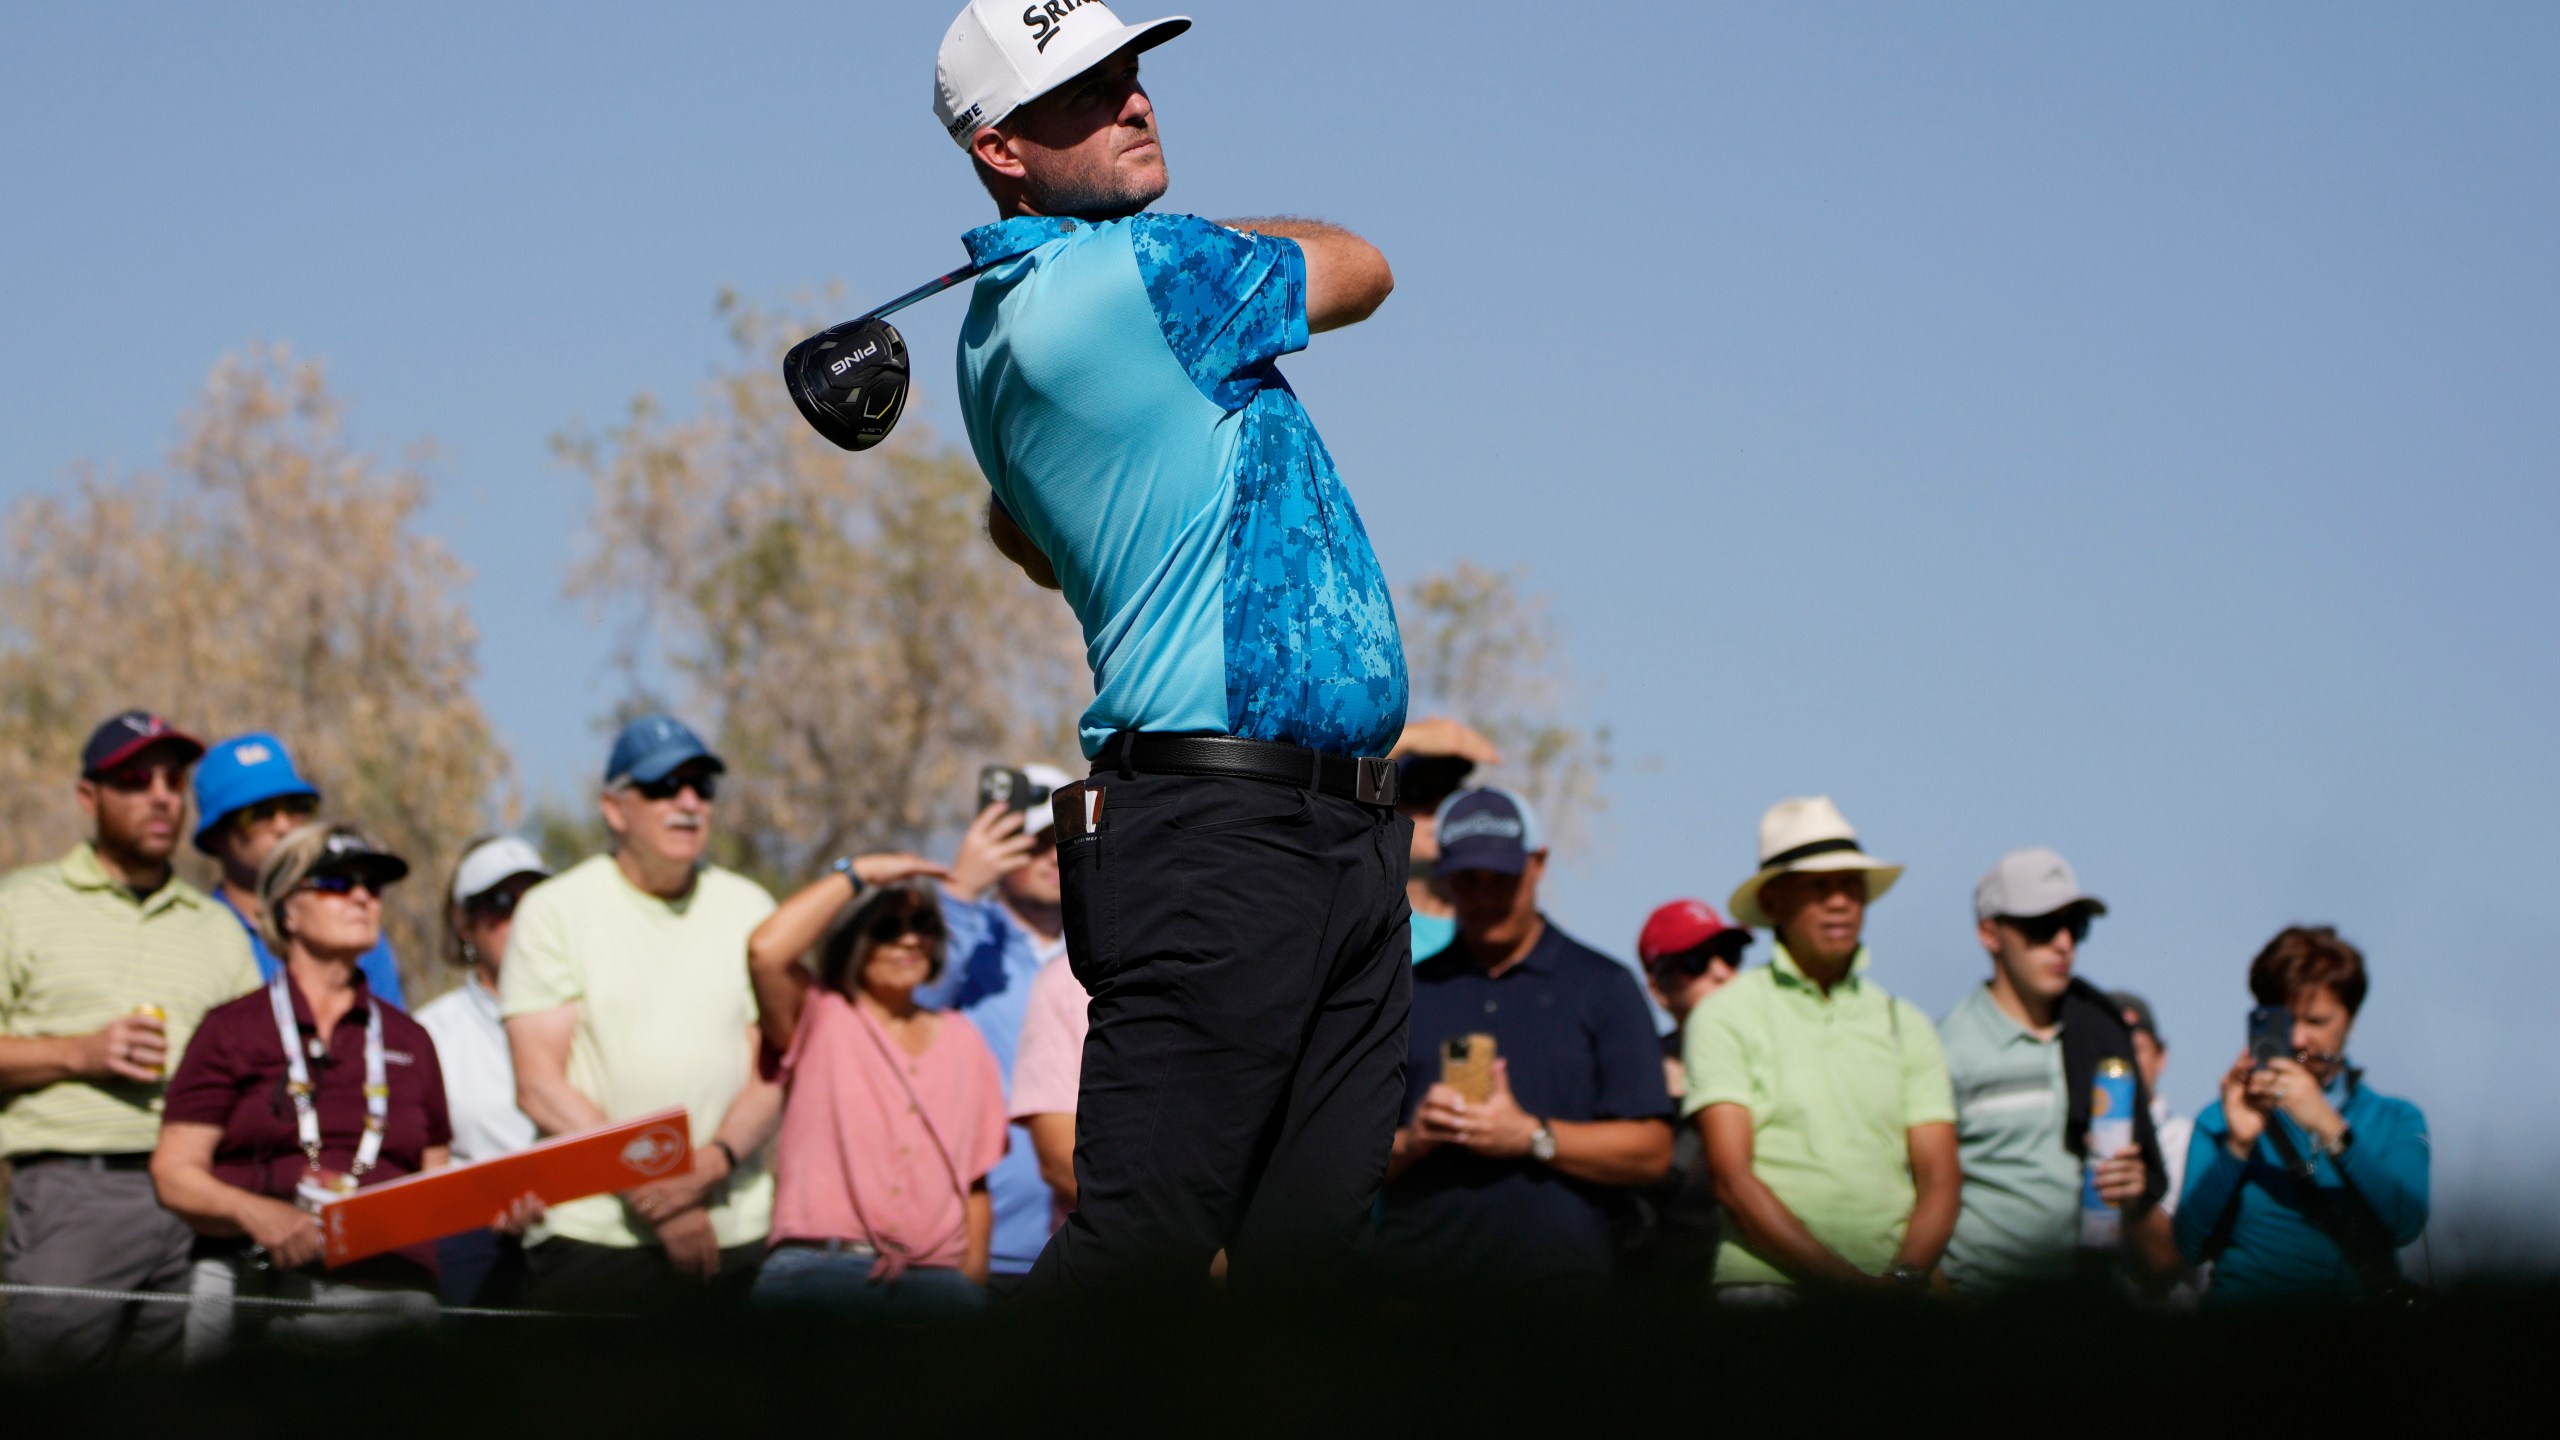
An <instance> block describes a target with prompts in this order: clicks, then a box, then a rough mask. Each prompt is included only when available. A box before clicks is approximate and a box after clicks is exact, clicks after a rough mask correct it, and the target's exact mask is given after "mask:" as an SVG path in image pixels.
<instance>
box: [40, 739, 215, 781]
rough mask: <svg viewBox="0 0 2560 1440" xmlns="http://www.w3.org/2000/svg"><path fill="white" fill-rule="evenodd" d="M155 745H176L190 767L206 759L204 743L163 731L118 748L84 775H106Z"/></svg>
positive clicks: (84, 772) (58, 772)
mask: <svg viewBox="0 0 2560 1440" xmlns="http://www.w3.org/2000/svg"><path fill="white" fill-rule="evenodd" d="M154 745H175V746H177V747H178V748H179V749H181V750H184V751H186V752H187V759H186V763H187V764H189V765H193V764H194V763H196V762H197V761H199V760H201V759H203V758H204V750H205V745H204V742H203V741H201V740H199V739H197V738H196V737H194V736H193V735H190V734H188V733H187V732H185V731H184V730H163V731H161V732H160V733H159V734H157V735H145V736H143V737H141V738H140V739H137V740H135V741H134V742H133V743H132V744H130V745H123V746H119V747H117V748H116V750H115V751H114V752H113V753H112V754H110V755H108V756H107V757H106V758H105V759H103V760H100V761H99V762H98V763H97V764H95V765H92V766H90V767H89V768H88V769H87V770H85V771H83V772H82V773H83V774H85V775H88V776H90V777H92V778H94V777H96V776H99V775H104V774H106V773H107V772H108V771H110V770H113V769H114V768H116V767H117V766H119V765H122V764H123V763H125V762H126V761H128V760H130V759H132V758H133V757H134V756H136V755H139V754H141V753H142V752H143V751H145V750H148V749H150V748H151V747H152V746H154ZM54 773H56V774H60V773H61V772H60V771H56V772H54Z"/></svg>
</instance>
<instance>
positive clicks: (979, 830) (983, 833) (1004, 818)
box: [853, 804, 1031, 900]
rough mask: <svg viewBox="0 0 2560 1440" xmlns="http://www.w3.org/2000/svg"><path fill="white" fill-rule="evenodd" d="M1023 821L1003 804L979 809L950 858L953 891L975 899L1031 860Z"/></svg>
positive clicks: (866, 878) (857, 863)
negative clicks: (958, 850)
mask: <svg viewBox="0 0 2560 1440" xmlns="http://www.w3.org/2000/svg"><path fill="white" fill-rule="evenodd" d="M1022 821H1023V816H1022V812H1021V811H1019V810H1008V809H1006V808H1005V807H1004V806H1003V805H1001V804H998V805H990V806H988V807H987V808H986V809H984V810H981V811H979V812H978V818H977V819H975V820H972V821H970V822H969V828H968V829H967V830H964V831H962V832H961V834H960V852H959V853H958V854H956V855H954V856H952V857H951V869H950V870H949V872H948V875H949V878H950V884H951V893H952V894H954V895H957V896H960V897H961V898H962V899H965V900H975V899H977V898H978V897H979V896H980V895H983V894H985V893H986V889H987V887H988V886H990V885H993V884H994V883H996V881H998V880H999V879H1002V878H1003V877H1005V876H1007V875H1010V874H1012V873H1013V872H1014V871H1016V870H1019V869H1021V868H1022V867H1023V866H1025V865H1027V864H1029V863H1030V862H1031V837H1030V836H1029V835H1027V834H1025V833H1024V832H1023V828H1022ZM865 858H869V857H865ZM853 868H854V873H855V874H861V872H862V862H861V861H860V860H857V861H855V862H854V866H853ZM862 878H863V881H864V883H866V884H870V883H882V884H885V883H887V882H885V881H882V882H873V881H872V879H871V877H870V876H868V875H864V876H863V877H862Z"/></svg>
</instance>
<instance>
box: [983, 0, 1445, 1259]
mask: <svg viewBox="0 0 2560 1440" xmlns="http://www.w3.org/2000/svg"><path fill="white" fill-rule="evenodd" d="M1189 26H1190V21H1188V20H1186V19H1182V18H1180V17H1174V18H1169V19H1165V20H1158V21H1151V22H1149V23H1147V24H1144V25H1123V24H1121V23H1120V21H1119V19H1118V17H1117V16H1115V15H1113V14H1112V13H1111V10H1110V7H1108V6H1107V5H1102V4H1097V3H1093V0H1081V3H1067V0H1058V3H1049V4H1043V5H1039V6H1032V7H1024V6H1021V5H1019V4H1017V3H1015V0H972V3H971V4H970V5H969V6H968V7H967V8H966V9H964V10H963V11H962V12H961V14H960V16H959V18H958V19H956V20H955V21H953V23H952V25H951V28H950V30H949V32H948V33H947V34H946V35H945V36H944V37H943V42H942V48H941V52H940V54H939V56H938V59H937V63H936V67H935V93H934V107H935V113H936V117H937V118H938V119H939V120H940V121H941V122H942V125H943V127H944V129H945V130H946V132H947V133H949V135H950V136H951V138H952V140H953V141H954V142H955V143H957V144H958V145H959V146H960V147H961V148H962V150H963V151H964V152H966V153H967V154H968V156H969V159H970V163H971V165H972V166H973V167H974V168H975V170H976V173H977V176H978V179H979V181H980V183H981V184H982V185H984V186H985V188H986V190H987V193H988V195H989V197H990V198H992V199H993V200H994V201H995V204H996V209H997V213H998V214H999V216H1000V217H1002V218H1000V219H999V220H998V221H997V222H996V223H995V224H992V225H986V226H982V227H980V228H978V229H975V230H972V231H970V232H969V233H968V235H967V236H966V237H965V243H966V244H967V246H968V250H969V255H970V258H971V259H972V260H973V261H975V262H976V263H977V264H978V265H979V266H980V267H981V270H980V274H979V277H978V282H977V289H976V292H975V294H974V295H973V297H972V299H971V302H970V308H969V315H968V319H967V321H966V322H965V324H964V325H963V327H962V329H961V334H960V352H959V381H960V409H961V414H962V417H963V419H964V420H965V421H966V423H967V427H968V432H969V443H970V446H971V448H972V449H973V450H974V451H975V452H976V455H977V459H978V464H979V466H980V468H981V469H983V470H984V471H985V472H986V476H987V481H988V484H989V486H990V488H991V489H992V490H993V492H994V496H993V501H992V503H991V504H990V507H989V511H988V529H989V533H990V536H991V538H992V539H993V540H994V541H995V542H996V544H997V546H998V548H999V549H1001V550H1002V551H1003V552H1004V553H1005V554H1006V555H1007V556H1008V557H1010V558H1011V559H1013V560H1014V561H1015V562H1016V563H1017V564H1019V565H1020V566H1022V568H1023V570H1024V571H1025V572H1026V573H1027V574H1029V575H1030V576H1031V577H1032V578H1033V579H1034V580H1035V581H1037V582H1039V583H1041V584H1043V585H1047V586H1050V587H1052V588H1055V589H1057V590H1060V591H1061V592H1063V594H1064V596H1065V598H1066V601H1067V603H1068V605H1069V606H1070V607H1071V608H1072V609H1073V610H1074V611H1075V614H1076V618H1077V620H1078V621H1079V622H1080V623H1081V625H1082V627H1083V630H1084V636H1085V644H1086V651H1087V659H1088V660H1089V661H1090V662H1091V664H1092V667H1093V675H1094V690H1095V694H1094V701H1093V705H1092V706H1091V708H1089V709H1088V710H1086V711H1085V714H1084V718H1083V721H1082V725H1081V730H1082V740H1083V748H1084V753H1085V755H1086V757H1087V758H1088V759H1089V760H1092V761H1094V762H1095V765H1094V773H1093V777H1092V778H1091V779H1090V780H1087V781H1084V782H1080V783H1078V784H1075V785H1071V786H1068V787H1066V788H1065V789H1063V790H1061V791H1059V792H1058V793H1057V795H1056V797H1055V799H1054V813H1055V815H1056V818H1057V823H1058V833H1059V849H1058V859H1059V871H1060V883H1061V888H1062V891H1063V894H1062V901H1063V903H1062V907H1061V914H1062V917H1063V919H1064V921H1065V925H1066V936H1065V938H1066V942H1067V955H1068V959H1069V963H1070V964H1071V965H1072V966H1073V967H1074V972H1075V975H1076V977H1077V979H1078V980H1080V981H1081V982H1083V984H1084V985H1085V987H1086V988H1087V990H1088V991H1089V992H1090V993H1091V995H1092V1002H1091V1007H1090V1012H1089V1013H1090V1015H1091V1020H1092V1029H1091V1031H1090V1033H1089V1035H1088V1037H1087V1040H1086V1045H1085V1052H1084V1064H1083V1070H1082V1078H1081V1090H1080V1093H1079V1096H1078V1103H1077V1110H1076V1163H1075V1170H1076V1188H1077V1204H1076V1209H1075V1211H1074V1213H1073V1215H1071V1216H1070V1217H1069V1219H1068V1221H1067V1223H1066V1224H1065V1225H1064V1226H1063V1227H1062V1228H1061V1229H1060V1230H1059V1231H1058V1233H1057V1235H1056V1236H1055V1237H1053V1238H1052V1239H1051V1241H1050V1243H1049V1246H1048V1248H1047V1249H1046V1250H1045V1251H1043V1253H1042V1255H1041V1258H1040V1261H1039V1263H1038V1265H1037V1267H1036V1268H1035V1269H1034V1270H1033V1272H1032V1276H1031V1279H1030V1281H1029V1282H1028V1283H1027V1286H1026V1292H1027V1293H1031V1294H1044V1293H1045V1294H1091V1293H1093V1292H1095V1291H1096V1290H1099V1289H1105V1288H1120V1287H1125V1286H1131V1285H1136V1286H1142V1287H1145V1288H1148V1289H1163V1288H1198V1289H1205V1287H1206V1286H1207V1283H1208V1274H1209V1266H1210V1261H1211V1258H1212V1257H1213V1256H1214V1255H1215V1254H1216V1253H1217V1252H1218V1251H1219V1250H1221V1249H1224V1250H1225V1251H1226V1252H1227V1255H1228V1259H1229V1279H1230V1283H1231V1284H1232V1285H1233V1286H1235V1287H1236V1288H1238V1289H1251V1288H1259V1287H1262V1286H1264V1285H1266V1284H1296V1283H1299V1282H1300V1281H1303V1280H1305V1279H1307V1278H1309V1277H1311V1276H1316V1275H1331V1274H1338V1273H1339V1266H1340V1264H1341V1262H1343V1261H1344V1260H1346V1259H1347V1258H1348V1257H1349V1255H1350V1253H1351V1252H1352V1251H1354V1250H1356V1248H1357V1247H1358V1246H1359V1245H1360V1243H1361V1241H1362V1239H1363V1238H1364V1236H1365V1235H1366V1233H1367V1231H1368V1225H1367V1223H1366V1222H1367V1215H1368V1211H1369V1208H1370V1205H1371V1202H1372V1200H1373V1199H1374V1198H1375V1195H1376V1193H1377V1187H1378V1185H1379V1183H1380V1181H1381V1179H1382V1177H1383V1174H1384V1170H1385V1166H1386V1158H1387V1148H1388V1143H1389V1139H1390V1137H1391V1136H1392V1134H1393V1132H1394V1129H1395V1118H1396V1105H1397V1097H1398V1095H1399V1093H1400V1092H1401V1089H1402V1077H1401V1074H1400V1070H1401V1066H1402V1064H1403V1058H1404V1049H1405V1044H1404V1011H1405V1006H1406V1001H1407V996H1408V993H1409V988H1410V976H1409V973H1408V972H1409V969H1410V967H1409V966H1408V964H1407V957H1408V951H1409V941H1408V929H1407V921H1406V916H1405V904H1404V888H1405V866H1406V849H1407V844H1408V833H1407V832H1408V830H1409V828H1410V827H1409V825H1408V824H1407V822H1405V821H1404V820H1403V819H1402V818H1400V817H1399V816H1397V815H1396V813H1395V810H1394V804H1395V771H1394V769H1393V768H1392V766H1391V765H1389V764H1388V762H1387V761H1386V759H1385V757H1386V755H1387V752H1388V749H1389V747H1390V746H1391V745H1393V744H1394V742H1395V739H1396V735H1397V733H1398V731H1400V730H1401V729H1402V728H1403V725H1404V712H1405V667H1404V652H1403V648H1402V644H1401V642H1400V641H1399V639H1398V637H1397V633H1396V618H1395V606H1394V604H1393V603H1392V601H1391V600H1390V599H1389V596H1388V591H1387V585H1386V580H1385V577H1384V576H1383V575H1382V574H1381V573H1380V571H1379V568H1378V561H1377V556H1376V555H1375V554H1374V553H1373V552H1372V550H1371V549H1370V545H1369V537H1368V534H1367V532H1366V531H1365V530H1363V529H1362V528H1361V524H1360V517H1359V513H1358V511H1357V510H1355V509H1354V508H1353V506H1352V503H1351V496H1350V494H1349V492H1348V491H1347V490H1346V489H1345V488H1344V487H1343V483H1342V478H1341V476H1340V475H1339V474H1338V473H1336V471H1335V469H1334V465H1333V461H1332V457H1331V456H1329V455H1328V454H1326V452H1325V448H1324V444H1323V442H1322V441H1321V440H1320V439H1318V438H1317V435H1316V432H1315V426H1314V424H1313V422H1311V421H1310V420H1309V419H1308V417H1307V412H1306V410H1305V408H1304V407H1302V406H1301V405H1300V404H1299V403H1298V399H1297V396H1296V395H1295V394H1293V393H1292V392H1291V391H1290V389H1289V385H1288V382H1287V381H1286V380H1285V379H1284V378H1282V376H1281V374H1280V372H1279V370H1278V369H1277V368H1276V364H1275V362H1277V361H1278V359H1279V358H1280V356H1282V355H1284V354H1287V353H1289V352H1291V351H1295V350H1299V349H1303V348H1304V347H1305V346H1306V344H1307V341H1308V337H1309V336H1310V335H1312V334H1314V333H1316V332H1319V331H1324V330H1330V329H1335V328H1338V327H1341V326H1345V325H1350V324H1353V323H1355V322H1357V321H1359V320H1363V319H1365V318H1367V317H1368V315H1369V314H1370V312H1372V311H1374V310H1375V309H1377V307H1378V306H1379V304H1380V303H1381V302H1383V301H1384V300H1385V299H1386V296H1387V292H1388V290H1389V289H1391V288H1392V287H1393V284H1394V278H1393V276H1392V275H1391V274H1390V273H1389V271H1388V269H1387V264H1386V261H1385V259H1384V258H1383V257H1381V256H1380V255H1379V254H1378V252H1377V250H1376V249H1375V248H1374V247H1372V246H1371V245H1370V244H1369V243H1368V242H1366V241H1364V240H1362V239H1360V238H1359V237H1358V236H1356V235H1353V234H1351V233H1350V232H1348V231H1345V230H1342V229H1339V228H1337V227H1335V226H1331V225H1325V224H1319V223H1316V222H1313V221H1305V220H1230V221H1224V222H1220V221H1212V220H1203V219H1200V218H1198V217H1196V216H1189V215H1163V214H1154V213H1150V212H1148V210H1147V207H1148V206H1149V205H1151V204H1153V203H1154V202H1155V201H1156V200H1157V199H1158V198H1159V197H1161V196H1162V195H1163V194H1164V192H1165V188H1166V185H1167V178H1166V170H1165V159H1164V148H1163V145H1162V142H1161V138H1160V136H1159V135H1158V133H1157V130H1156V124H1155V110H1154V107H1153V105H1152V104H1151V103H1150V102H1149V100H1148V98H1147V93H1146V91H1145V89H1144V88H1142V87H1141V86H1140V85H1139V83H1138V56H1139V54H1140V52H1142V51H1145V50H1147V49H1149V48H1151V47H1153V46H1155V45H1158V44H1161V43H1162V42H1164V41H1166V40H1169V39H1171V38H1173V37H1174V36H1175V35H1177V34H1180V33H1181V32H1182V31H1183V30H1185V29H1187V28H1189Z"/></svg>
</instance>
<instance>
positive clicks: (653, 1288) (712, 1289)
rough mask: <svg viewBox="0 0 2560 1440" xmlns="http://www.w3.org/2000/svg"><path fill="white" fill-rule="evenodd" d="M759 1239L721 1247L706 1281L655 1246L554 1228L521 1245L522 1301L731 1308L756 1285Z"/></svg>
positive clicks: (562, 1305)
mask: <svg viewBox="0 0 2560 1440" xmlns="http://www.w3.org/2000/svg"><path fill="white" fill-rule="evenodd" d="M763 1265H764V1242H762V1241H757V1242H756V1243H754V1244H751V1245H732V1246H730V1247H729V1248H727V1249H725V1250H723V1251H721V1252H720V1272H719V1273H718V1274H717V1275H714V1276H713V1277H712V1278H711V1279H710V1281H709V1282H708V1283H705V1282H704V1281H701V1280H697V1279H695V1278H694V1277H693V1276H691V1275H688V1274H686V1273H685V1272H683V1271H681V1270H678V1269H677V1268H676V1267H675V1265H674V1264H673V1263H671V1262H670V1261H669V1260H668V1259H667V1252H666V1251H664V1250H661V1249H659V1248H658V1247H657V1246H655V1245H597V1244H592V1243H590V1242H588V1241H585V1240H572V1239H569V1238H568V1237H567V1236H564V1235H554V1236H552V1237H551V1238H550V1239H548V1240H545V1241H543V1242H542V1243H541V1244H539V1245H528V1246H526V1247H524V1266H525V1286H524V1296H525V1303H526V1304H528V1305H530V1306H531V1307H532V1308H534V1309H537V1310H582V1311H589V1312H602V1313H607V1314H628V1315H641V1314H651V1313H656V1312H662V1311H668V1310H690V1309H697V1308H708V1309H713V1310H735V1309H738V1308H741V1307H743V1306H744V1305H745V1304H746V1301H747V1292H748V1291H750V1290H752V1289H754V1288H755V1284H756V1271H757V1270H759V1269H761V1268H763Z"/></svg>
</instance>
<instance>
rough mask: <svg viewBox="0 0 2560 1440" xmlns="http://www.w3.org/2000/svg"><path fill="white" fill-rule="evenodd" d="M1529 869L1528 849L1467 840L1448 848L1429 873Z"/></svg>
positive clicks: (1500, 872)
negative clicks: (1479, 843) (1475, 843)
mask: <svg viewBox="0 0 2560 1440" xmlns="http://www.w3.org/2000/svg"><path fill="white" fill-rule="evenodd" d="M1528 868H1529V852H1528V851H1526V850H1523V849H1521V848H1520V847H1519V846H1517V845H1500V844H1489V845H1470V844H1468V843H1467V842H1466V841H1463V840H1461V841H1459V842H1458V843H1457V844H1455V845H1452V846H1449V847H1447V848H1446V849H1443V850H1442V851H1441V852H1440V858H1439V859H1438V860H1436V861H1434V862H1432V866H1431V873H1433V874H1435V875H1455V874H1457V873H1458V872H1459V871H1461V870H1483V871H1486V872H1488V873H1491V874H1495V875H1518V874H1520V873H1522V872H1523V871H1526V870H1527V869H1528Z"/></svg>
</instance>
